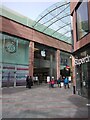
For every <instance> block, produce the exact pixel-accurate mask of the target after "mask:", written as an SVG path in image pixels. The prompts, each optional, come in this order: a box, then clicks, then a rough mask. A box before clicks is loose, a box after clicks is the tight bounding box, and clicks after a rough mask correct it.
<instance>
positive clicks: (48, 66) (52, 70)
mask: <svg viewBox="0 0 90 120" xmlns="http://www.w3.org/2000/svg"><path fill="white" fill-rule="evenodd" d="M55 52H56V50H55V49H53V48H50V47H47V46H44V45H40V44H37V43H35V47H34V73H33V76H34V79H38V81H39V83H42V82H44V83H46V81H47V76H50V77H52V76H54V78H56V60H55V59H56V57H55Z"/></svg>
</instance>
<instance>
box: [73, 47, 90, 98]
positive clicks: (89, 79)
mask: <svg viewBox="0 0 90 120" xmlns="http://www.w3.org/2000/svg"><path fill="white" fill-rule="evenodd" d="M89 47H90V46H88V47H87V48H85V49H83V50H81V51H80V52H78V53H77V54H76V55H75V67H76V70H75V73H76V91H77V92H78V94H79V95H81V96H83V97H86V98H87V97H88V90H89V87H90V49H89Z"/></svg>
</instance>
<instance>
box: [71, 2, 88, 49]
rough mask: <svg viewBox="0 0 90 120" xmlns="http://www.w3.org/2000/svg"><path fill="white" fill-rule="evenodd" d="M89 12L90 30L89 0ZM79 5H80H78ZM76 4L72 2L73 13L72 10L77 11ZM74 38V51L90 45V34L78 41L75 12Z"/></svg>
mask: <svg viewBox="0 0 90 120" xmlns="http://www.w3.org/2000/svg"><path fill="white" fill-rule="evenodd" d="M77 1H78V0H77ZM88 1H89V2H88V8H89V10H88V12H89V28H90V0H88ZM77 4H78V3H77ZM77 4H76V2H75V3H74V2H71V13H72V10H74V9H75V6H77ZM72 16H73V36H74V51H77V50H78V49H80V48H81V47H83V46H85V45H87V44H89V43H90V33H89V34H88V35H86V36H85V37H83V38H82V39H81V40H79V41H77V36H76V12H75V10H74V11H73V14H72Z"/></svg>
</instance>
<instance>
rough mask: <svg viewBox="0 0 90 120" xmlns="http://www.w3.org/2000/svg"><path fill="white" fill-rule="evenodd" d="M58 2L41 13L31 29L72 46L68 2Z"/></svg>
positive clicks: (66, 0) (64, 0)
mask: <svg viewBox="0 0 90 120" xmlns="http://www.w3.org/2000/svg"><path fill="white" fill-rule="evenodd" d="M60 1H61V2H58V3H55V4H53V5H52V6H50V7H49V8H48V9H46V10H45V11H44V12H42V13H41V14H40V15H39V16H38V18H37V19H36V20H35V22H34V23H33V28H34V29H36V30H38V31H40V32H43V33H45V34H47V35H50V36H52V37H54V38H57V39H59V40H62V41H65V42H67V43H69V44H72V37H71V16H70V1H69V0H60Z"/></svg>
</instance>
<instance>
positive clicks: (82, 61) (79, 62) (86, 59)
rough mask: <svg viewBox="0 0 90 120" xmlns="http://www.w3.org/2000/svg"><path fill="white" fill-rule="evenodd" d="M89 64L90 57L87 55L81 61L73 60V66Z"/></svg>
mask: <svg viewBox="0 0 90 120" xmlns="http://www.w3.org/2000/svg"><path fill="white" fill-rule="evenodd" d="M87 62H90V55H88V54H87V56H86V57H83V58H81V59H75V65H81V64H84V63H87Z"/></svg>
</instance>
